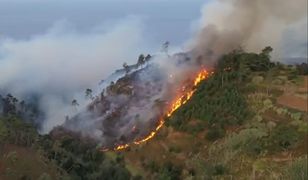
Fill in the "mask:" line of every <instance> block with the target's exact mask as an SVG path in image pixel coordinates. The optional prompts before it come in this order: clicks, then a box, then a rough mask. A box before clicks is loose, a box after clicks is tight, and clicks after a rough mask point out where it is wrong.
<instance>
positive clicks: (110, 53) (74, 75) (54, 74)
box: [0, 17, 146, 132]
mask: <svg viewBox="0 0 308 180" xmlns="http://www.w3.org/2000/svg"><path fill="white" fill-rule="evenodd" d="M142 31H143V30H142V23H141V21H140V20H139V19H138V18H133V17H131V18H127V19H125V20H122V21H120V22H119V23H117V24H116V25H115V26H112V27H110V28H108V29H107V30H105V31H97V30H95V31H93V32H92V33H87V34H82V33H78V32H77V31H75V30H74V29H72V28H69V26H68V23H67V22H59V23H57V24H55V26H54V27H53V28H51V29H50V30H49V31H48V32H47V33H46V34H43V35H38V36H34V37H32V38H31V39H29V40H14V39H4V40H2V42H1V41H0V72H1V75H0V93H1V94H2V95H4V93H11V94H13V95H14V96H17V97H18V98H20V99H25V100H29V97H31V96H32V95H36V96H38V97H39V107H40V108H42V109H41V110H42V111H43V112H44V114H45V116H46V117H45V118H44V119H45V122H44V123H42V124H43V127H42V131H43V132H48V131H50V130H51V129H52V128H53V127H54V126H56V125H60V124H61V123H63V122H64V120H65V116H66V115H71V114H73V113H76V112H75V110H74V109H73V108H72V107H71V106H70V105H71V102H72V100H73V99H77V100H78V103H79V104H85V103H86V102H88V101H86V100H85V94H84V92H85V89H86V88H92V87H95V86H96V85H97V84H98V83H99V82H100V81H101V80H102V79H104V78H105V77H107V76H108V75H109V74H110V73H111V72H113V71H114V69H116V68H119V67H121V66H122V64H123V62H127V63H132V61H137V60H136V59H137V58H136V57H137V56H138V54H139V53H140V52H142V51H143V50H145V49H146V47H145V46H146V45H145V44H144V43H143V41H144V37H143V32H142Z"/></svg>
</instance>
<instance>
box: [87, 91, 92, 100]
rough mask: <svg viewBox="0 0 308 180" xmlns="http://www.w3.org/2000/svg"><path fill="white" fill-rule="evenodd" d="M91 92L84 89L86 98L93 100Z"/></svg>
mask: <svg viewBox="0 0 308 180" xmlns="http://www.w3.org/2000/svg"><path fill="white" fill-rule="evenodd" d="M92 93H93V91H92V89H86V97H87V98H89V99H93V94H92Z"/></svg>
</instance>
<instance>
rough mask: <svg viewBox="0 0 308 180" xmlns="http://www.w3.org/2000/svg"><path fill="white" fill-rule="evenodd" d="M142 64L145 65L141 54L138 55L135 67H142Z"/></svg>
mask: <svg viewBox="0 0 308 180" xmlns="http://www.w3.org/2000/svg"><path fill="white" fill-rule="evenodd" d="M144 63H145V57H144V55H143V54H140V56H139V58H138V62H137V65H138V66H140V65H143V64H144Z"/></svg>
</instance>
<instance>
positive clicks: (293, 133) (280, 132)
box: [269, 125, 300, 150]
mask: <svg viewBox="0 0 308 180" xmlns="http://www.w3.org/2000/svg"><path fill="white" fill-rule="evenodd" d="M299 135H300V134H299V133H298V131H297V129H296V127H294V126H290V125H289V126H287V125H279V126H278V127H277V128H275V129H274V130H273V132H272V134H271V136H270V142H269V144H270V146H271V147H272V149H276V150H285V149H289V148H291V147H292V146H294V145H295V144H296V142H297V141H298V140H299ZM277 148H278V149H277Z"/></svg>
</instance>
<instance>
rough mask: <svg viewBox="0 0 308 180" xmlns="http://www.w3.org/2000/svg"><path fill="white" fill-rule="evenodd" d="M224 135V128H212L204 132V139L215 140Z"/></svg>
mask: <svg viewBox="0 0 308 180" xmlns="http://www.w3.org/2000/svg"><path fill="white" fill-rule="evenodd" d="M224 135H225V130H224V129H222V128H212V129H210V130H209V131H208V132H207V134H206V139H207V140H209V141H216V140H217V139H219V138H222V137H223V136H224Z"/></svg>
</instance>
